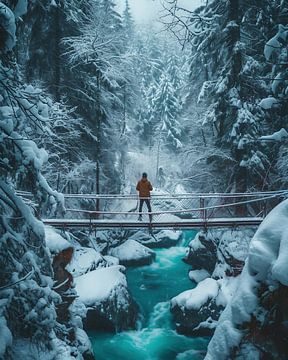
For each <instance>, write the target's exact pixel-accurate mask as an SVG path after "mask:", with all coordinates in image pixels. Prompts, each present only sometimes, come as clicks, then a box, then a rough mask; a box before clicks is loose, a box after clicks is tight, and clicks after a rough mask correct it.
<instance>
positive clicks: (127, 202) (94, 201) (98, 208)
mask: <svg viewBox="0 0 288 360" xmlns="http://www.w3.org/2000/svg"><path fill="white" fill-rule="evenodd" d="M286 196H287V191H273V192H258V193H256V192H255V193H237V194H221V193H213V194H207V193H201V194H199V193H198V194H195V193H194V194H193V193H191V194H172V195H171V194H152V196H151V198H150V202H151V208H152V213H151V214H152V216H153V222H161V221H171V222H173V221H176V219H177V218H182V219H202V220H203V221H206V220H209V219H217V218H231V217H233V218H243V217H265V215H266V214H267V213H268V212H269V211H270V210H271V209H272V208H273V207H275V206H276V205H277V204H278V203H279V202H281V201H282V200H283V199H284V198H286ZM64 197H65V206H66V214H65V218H67V219H69V218H71V219H73V218H74V219H75V218H77V219H101V220H105V219H107V220H126V221H127V220H128V221H130V220H131V221H135V220H137V218H138V215H139V212H138V211H139V199H138V196H137V195H119V194H118V195H95V194H65V195H64ZM147 211H148V210H147V208H146V205H145V203H144V206H143V221H146V220H147V221H148V219H149V218H148V212H147ZM58 217H63V216H62V215H61V216H60V215H59V216H58Z"/></svg>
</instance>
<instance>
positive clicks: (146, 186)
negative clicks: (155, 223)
mask: <svg viewBox="0 0 288 360" xmlns="http://www.w3.org/2000/svg"><path fill="white" fill-rule="evenodd" d="M136 190H137V191H139V199H140V205H139V218H138V220H139V221H142V208H143V204H144V202H145V203H146V206H147V209H148V212H149V220H150V222H152V215H151V212H152V210H151V204H150V191H152V190H153V187H152V185H151V183H150V181H149V180H148V179H147V174H146V173H145V172H144V173H143V174H142V179H141V180H139V181H138V183H137V186H136Z"/></svg>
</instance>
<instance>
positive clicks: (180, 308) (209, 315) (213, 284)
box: [171, 277, 239, 335]
mask: <svg viewBox="0 0 288 360" xmlns="http://www.w3.org/2000/svg"><path fill="white" fill-rule="evenodd" d="M238 280H239V277H238V278H234V277H231V278H223V279H218V280H215V279H212V278H206V279H204V280H202V281H200V282H199V283H198V285H197V286H196V287H195V288H194V289H191V290H186V291H184V292H182V293H181V294H179V295H177V296H175V297H174V298H173V299H172V300H171V311H172V313H173V315H174V319H175V321H176V329H177V331H178V332H180V333H184V334H188V335H210V334H212V333H213V331H214V329H215V327H216V325H217V321H218V318H219V316H220V314H221V312H222V310H223V309H224V308H225V306H226V305H227V303H228V302H229V301H230V299H231V297H232V296H233V295H234V293H235V289H236V288H237V285H238Z"/></svg>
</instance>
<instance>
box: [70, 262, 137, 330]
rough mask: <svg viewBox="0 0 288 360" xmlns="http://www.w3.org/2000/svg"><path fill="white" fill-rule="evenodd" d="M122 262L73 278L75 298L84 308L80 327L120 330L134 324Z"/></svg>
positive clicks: (131, 304)
mask: <svg viewBox="0 0 288 360" xmlns="http://www.w3.org/2000/svg"><path fill="white" fill-rule="evenodd" d="M124 272H125V267H124V266H120V265H117V266H110V267H108V268H102V269H98V270H94V271H91V272H89V273H87V274H85V275H82V276H79V277H77V278H75V279H74V283H75V289H76V292H77V294H78V296H79V300H80V301H81V302H83V303H84V304H85V306H86V307H87V308H88V311H87V316H86V319H85V320H84V327H85V328H86V329H97V328H101V329H107V330H111V331H120V330H124V329H133V328H135V327H136V321H137V317H138V308H137V305H136V303H135V302H134V301H133V299H132V297H131V295H130V293H129V291H128V288H127V281H126V276H125V274H124Z"/></svg>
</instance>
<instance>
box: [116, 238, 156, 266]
mask: <svg viewBox="0 0 288 360" xmlns="http://www.w3.org/2000/svg"><path fill="white" fill-rule="evenodd" d="M109 254H110V255H112V256H114V257H116V258H118V259H119V263H120V264H122V265H125V266H142V265H150V264H151V263H152V262H153V261H154V260H155V257H156V254H155V252H154V251H153V250H151V249H149V248H148V247H146V246H144V245H142V244H140V243H139V242H138V241H135V240H132V239H128V240H127V241H125V242H124V243H123V244H121V245H119V246H117V247H115V248H112V249H110V250H109Z"/></svg>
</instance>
